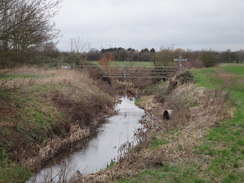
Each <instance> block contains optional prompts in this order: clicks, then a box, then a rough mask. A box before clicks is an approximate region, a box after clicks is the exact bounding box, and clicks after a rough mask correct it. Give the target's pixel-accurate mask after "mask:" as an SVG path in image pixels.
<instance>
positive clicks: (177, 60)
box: [174, 57, 187, 72]
mask: <svg viewBox="0 0 244 183" xmlns="http://www.w3.org/2000/svg"><path fill="white" fill-rule="evenodd" d="M174 61H175V62H180V72H181V71H182V63H181V62H186V61H187V59H186V58H181V57H180V58H175V59H174Z"/></svg>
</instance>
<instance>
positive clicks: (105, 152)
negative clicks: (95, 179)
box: [28, 97, 144, 183]
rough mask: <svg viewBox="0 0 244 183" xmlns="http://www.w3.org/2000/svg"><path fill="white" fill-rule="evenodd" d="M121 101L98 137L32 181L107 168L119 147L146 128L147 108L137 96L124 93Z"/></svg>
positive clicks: (114, 158) (101, 128) (115, 156)
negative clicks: (143, 125) (144, 125)
mask: <svg viewBox="0 0 244 183" xmlns="http://www.w3.org/2000/svg"><path fill="white" fill-rule="evenodd" d="M121 101H122V102H121V103H120V104H117V105H116V106H115V110H117V111H118V113H117V114H116V115H114V116H112V117H110V118H108V119H107V122H106V123H105V124H103V125H102V126H101V127H100V128H99V129H98V134H97V136H96V137H94V138H93V139H91V140H90V141H89V143H88V144H87V146H86V147H84V148H83V149H82V150H80V151H78V152H75V153H73V154H71V155H69V156H68V157H66V158H65V159H64V160H63V161H62V162H60V163H59V164H56V165H55V166H53V167H51V168H47V169H44V170H42V171H41V172H40V173H39V174H38V175H36V176H35V177H33V178H32V179H31V180H30V181H28V183H29V182H45V181H46V180H47V179H50V178H51V179H52V180H55V181H58V180H59V179H58V178H59V177H60V174H63V175H64V176H67V178H70V177H71V175H73V174H74V173H75V172H77V171H79V172H80V173H82V174H89V173H95V172H97V171H99V170H101V169H104V168H106V166H107V165H108V164H110V162H111V160H113V161H116V160H117V157H118V156H119V152H118V149H119V147H120V146H121V145H123V144H124V143H126V142H132V141H133V140H134V142H136V140H135V139H133V138H134V132H135V131H137V129H139V128H142V125H141V124H140V123H139V120H140V119H141V117H142V116H143V115H144V110H142V109H140V108H138V107H137V106H136V105H135V99H134V98H127V97H122V98H121Z"/></svg>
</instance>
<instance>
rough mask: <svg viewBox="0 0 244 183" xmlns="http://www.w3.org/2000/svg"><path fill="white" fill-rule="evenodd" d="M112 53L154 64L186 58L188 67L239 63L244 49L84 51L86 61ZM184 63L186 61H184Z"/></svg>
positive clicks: (116, 58)
mask: <svg viewBox="0 0 244 183" xmlns="http://www.w3.org/2000/svg"><path fill="white" fill-rule="evenodd" d="M109 54H112V55H113V57H112V58H113V59H114V60H116V61H148V62H154V65H157V66H160V65H169V64H170V63H171V62H172V61H173V60H174V58H179V57H182V58H186V59H187V60H188V61H189V62H188V63H187V64H188V65H189V67H211V66H215V65H216V64H218V63H225V62H226V63H233V62H236V63H241V62H243V61H244V50H239V51H231V50H226V51H221V52H220V51H214V50H200V51H199V50H198V51H193V50H187V51H186V50H184V49H181V48H177V49H174V48H173V47H172V46H169V47H162V48H161V49H160V50H159V51H155V49H154V48H151V49H148V48H144V49H142V50H140V51H138V50H136V49H133V48H128V49H125V48H121V47H119V48H108V49H101V50H100V51H99V50H96V49H91V50H90V51H89V52H87V53H84V55H85V56H84V57H85V58H86V59H87V60H88V61H99V60H100V59H101V58H103V57H104V56H106V55H109ZM185 64H186V63H185Z"/></svg>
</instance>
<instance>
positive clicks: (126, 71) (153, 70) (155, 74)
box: [88, 66, 178, 78]
mask: <svg viewBox="0 0 244 183" xmlns="http://www.w3.org/2000/svg"><path fill="white" fill-rule="evenodd" d="M88 68H89V69H93V70H96V71H97V72H98V74H99V75H101V76H102V77H111V78H112V77H113V78H122V77H123V78H137V77H138V78H139V77H141V78H170V77H172V76H174V75H175V73H176V71H177V70H178V67H176V66H164V67H116V66H107V67H105V66H89V67H88Z"/></svg>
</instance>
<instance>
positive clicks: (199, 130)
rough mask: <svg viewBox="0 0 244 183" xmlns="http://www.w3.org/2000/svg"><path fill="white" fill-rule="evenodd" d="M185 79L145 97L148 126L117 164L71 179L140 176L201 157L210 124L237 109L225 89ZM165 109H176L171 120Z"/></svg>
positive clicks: (143, 98) (103, 179)
mask: <svg viewBox="0 0 244 183" xmlns="http://www.w3.org/2000/svg"><path fill="white" fill-rule="evenodd" d="M185 81H186V82H182V80H179V78H175V79H174V80H172V81H170V82H169V83H168V85H164V86H162V87H161V88H160V92H158V91H157V92H156V96H155V93H153V94H152V95H148V96H143V97H142V100H143V101H146V102H145V103H144V106H143V107H144V109H145V110H146V111H147V116H145V117H144V118H143V119H142V122H143V123H144V124H145V126H146V127H147V129H148V130H147V131H146V132H145V131H143V132H140V133H138V134H139V136H140V137H139V139H140V140H141V143H140V144H139V145H138V146H137V147H135V148H134V149H132V150H130V151H129V152H128V154H127V156H126V157H124V158H122V159H121V161H120V162H119V163H118V164H117V166H115V167H113V168H111V169H109V170H105V171H101V172H99V173H97V174H94V175H88V176H82V175H80V174H77V176H76V178H74V179H73V180H71V182H72V183H78V182H116V180H121V179H128V178H131V177H133V176H136V175H137V174H138V173H139V172H140V171H143V170H145V169H147V168H156V167H161V166H164V164H174V163H179V162H183V161H184V162H187V161H189V160H191V161H200V159H199V158H198V157H197V156H196V155H195V154H194V153H193V149H194V147H196V146H197V145H199V144H200V141H199V139H201V138H202V137H203V136H204V135H205V134H206V133H207V131H208V129H209V128H210V127H212V126H216V125H218V121H219V120H220V119H223V118H231V117H232V116H233V110H232V109H230V108H229V105H228V103H227V98H228V95H227V94H226V93H225V92H224V91H223V90H221V89H220V90H214V91H208V90H206V89H203V88H196V87H195V86H194V85H193V84H192V83H191V81H192V80H185ZM172 82H173V83H176V84H175V86H174V87H171V86H170V85H171V84H170V83H172ZM169 87H170V88H169ZM160 94H161V95H163V96H160ZM162 99H163V100H162ZM165 109H172V110H173V115H172V116H171V118H170V119H169V120H164V119H163V116H162V114H163V111H164V110H165ZM154 142H155V144H156V145H154ZM152 146H153V147H152ZM154 146H155V147H154Z"/></svg>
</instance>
